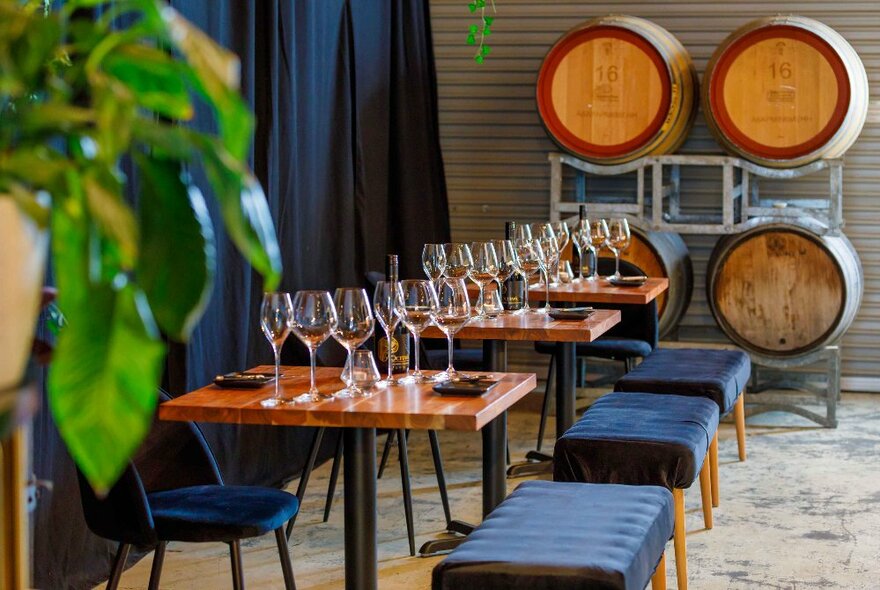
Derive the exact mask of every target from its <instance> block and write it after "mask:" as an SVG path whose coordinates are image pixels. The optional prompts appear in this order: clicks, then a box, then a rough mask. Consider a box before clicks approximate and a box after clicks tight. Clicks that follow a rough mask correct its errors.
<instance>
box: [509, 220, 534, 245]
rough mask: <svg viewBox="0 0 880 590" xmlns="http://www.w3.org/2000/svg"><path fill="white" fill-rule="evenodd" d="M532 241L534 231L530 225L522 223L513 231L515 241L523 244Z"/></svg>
mask: <svg viewBox="0 0 880 590" xmlns="http://www.w3.org/2000/svg"><path fill="white" fill-rule="evenodd" d="M531 239H532V229H531V228H530V227H529V224H528V223H521V224H519V225H517V226H516V227H515V228H514V229H513V241H514V242H523V241H529V240H531Z"/></svg>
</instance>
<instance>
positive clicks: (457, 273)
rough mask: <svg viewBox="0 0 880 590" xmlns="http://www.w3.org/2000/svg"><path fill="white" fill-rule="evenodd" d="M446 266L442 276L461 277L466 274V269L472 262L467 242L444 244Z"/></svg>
mask: <svg viewBox="0 0 880 590" xmlns="http://www.w3.org/2000/svg"><path fill="white" fill-rule="evenodd" d="M445 250H446V268H445V269H444V270H443V276H444V277H449V278H456V279H463V278H465V277H466V276H467V275H468V270H469V269H470V268H471V266H472V265H473V263H474V259H473V258H472V257H471V249H470V248H468V245H467V244H445Z"/></svg>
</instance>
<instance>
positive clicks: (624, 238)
mask: <svg viewBox="0 0 880 590" xmlns="http://www.w3.org/2000/svg"><path fill="white" fill-rule="evenodd" d="M631 239H632V238H631V235H630V232H629V222H628V221H627V220H626V218H625V217H619V218H616V219H612V220H611V223H609V224H608V239H607V244H608V249H609V250H611V251H612V252H614V274H613V275H611V276H610V277H609V278H613V279H619V278H620V255H621V254H622V253H623V252H624V251H625V250H626V249H627V248H629V244H630V241H631Z"/></svg>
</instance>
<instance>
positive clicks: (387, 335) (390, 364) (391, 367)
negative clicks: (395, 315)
mask: <svg viewBox="0 0 880 590" xmlns="http://www.w3.org/2000/svg"><path fill="white" fill-rule="evenodd" d="M385 338H386V339H387V340H388V349H387V350H386V351H385V355H386V356H387V357H388V381H391V374H392V371H393V370H394V363H393V362H392V358H391V351H392V347H391V330H385Z"/></svg>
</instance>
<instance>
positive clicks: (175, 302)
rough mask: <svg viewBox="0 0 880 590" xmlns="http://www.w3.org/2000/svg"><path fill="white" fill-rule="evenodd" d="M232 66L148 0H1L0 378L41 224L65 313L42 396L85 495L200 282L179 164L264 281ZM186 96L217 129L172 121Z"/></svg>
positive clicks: (142, 419) (203, 295) (199, 294)
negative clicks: (202, 187) (54, 0)
mask: <svg viewBox="0 0 880 590" xmlns="http://www.w3.org/2000/svg"><path fill="white" fill-rule="evenodd" d="M121 23H124V24H121ZM238 72H239V63H238V60H237V58H236V57H235V56H234V55H233V54H231V53H229V52H228V51H226V50H224V49H223V48H221V47H219V46H218V45H217V44H215V43H214V42H213V41H212V40H211V39H209V38H208V37H207V36H206V35H205V34H204V33H203V32H201V31H200V30H199V29H198V28H196V27H195V26H193V25H192V24H191V23H189V22H188V21H187V20H185V19H184V18H183V17H182V16H181V15H180V14H178V13H177V12H176V11H174V10H173V9H172V8H170V7H168V6H166V5H165V4H164V3H163V2H161V1H160V0H117V1H115V2H113V3H109V2H106V1H105V0H68V1H66V2H65V3H64V5H63V6H62V7H61V8H59V9H57V10H50V9H49V7H48V6H47V5H46V4H45V3H42V2H21V1H20V0H0V269H2V271H3V274H2V276H3V280H4V285H3V287H2V291H3V298H2V299H0V322H2V324H3V329H2V330H0V338H2V339H0V362H2V363H3V364H2V365H0V376H2V378H3V379H5V381H4V382H3V383H4V385H5V384H6V383H15V382H16V381H17V380H18V379H20V376H21V369H22V367H23V365H24V359H25V358H26V355H27V352H26V350H27V349H29V347H30V339H31V335H32V332H33V326H34V320H35V317H36V313H37V310H38V306H39V287H40V285H41V281H42V271H41V269H42V268H43V266H44V264H45V262H44V259H45V251H46V246H45V244H46V242H47V235H51V240H49V241H51V246H50V251H51V262H52V268H53V276H54V280H55V284H56V286H57V287H58V302H57V303H58V307H59V308H60V309H61V310H62V312H63V313H64V314H65V318H66V325H65V327H64V329H63V330H62V331H61V333H60V334H59V336H58V340H57V344H56V349H55V353H54V358H53V364H52V367H51V370H50V373H49V380H48V387H49V405H50V408H51V411H52V414H53V416H54V419H55V422H56V424H57V426H58V429H59V431H60V432H61V435H62V437H63V438H64V441H65V443H66V444H67V447H68V448H69V450H70V452H71V455H72V456H73V458H74V460H75V461H76V462H77V464H78V465H79V467H80V468H81V470H82V471H83V473H84V474H85V475H86V476H87V478H88V479H89V481H90V482H91V484H92V486H94V487H95V489H96V490H97V491H98V492H101V491H104V490H106V489H108V487H109V486H111V485H112V484H113V483H114V481H115V480H116V478H117V477H118V475H119V473H120V472H121V470H122V469H123V467H124V466H125V463H126V461H127V460H128V458H129V457H130V456H131V454H132V453H133V452H134V451H135V450H136V448H137V446H138V444H139V443H140V441H141V440H142V438H143V436H144V435H145V434H146V431H147V429H148V427H149V424H150V420H151V417H152V413H153V410H154V408H155V404H156V399H157V398H156V389H157V385H158V383H159V380H160V377H161V373H162V366H163V360H164V355H165V346H164V343H163V339H162V338H161V335H160V333H165V334H166V335H168V336H169V337H170V338H173V339H177V340H186V338H187V337H188V336H189V334H190V333H191V331H192V329H193V327H194V325H195V324H196V322H197V321H198V319H199V318H200V316H201V314H202V312H203V310H204V308H205V305H206V303H207V300H208V296H209V293H210V290H211V286H212V282H213V276H214V270H215V269H214V267H215V257H214V251H215V248H214V241H213V240H214V236H213V230H212V227H211V219H210V217H209V215H208V210H207V207H206V203H205V199H204V197H203V196H202V193H201V192H200V191H199V189H198V187H196V186H195V185H193V183H192V182H191V180H190V175H189V173H188V171H189V169H190V167H192V166H201V167H203V168H204V171H205V173H206V176H207V178H208V179H209V182H210V185H211V188H212V189H213V190H212V192H213V198H215V199H216V200H217V202H218V204H219V210H220V211H221V213H222V218H223V223H224V225H225V227H226V231H227V233H228V235H229V236H230V238H231V239H232V240H233V242H234V243H235V244H236V246H237V247H238V249H239V250H240V251H241V252H242V254H243V255H244V256H245V257H246V259H247V260H248V261H249V262H250V264H251V265H252V266H253V267H254V268H255V269H256V270H257V271H258V272H259V273H260V274H262V275H263V277H264V280H265V287H266V289H267V290H272V289H275V288H276V287H277V285H278V283H279V279H280V272H281V262H280V252H279V248H278V243H277V240H276V236H275V231H274V226H273V222H272V219H271V216H270V213H269V209H268V206H267V203H266V200H265V196H264V194H263V192H262V189H261V188H260V185H259V183H258V182H257V181H256V179H255V178H254V176H253V174H252V173H251V172H250V170H249V169H248V166H247V154H248V152H249V149H250V144H251V141H252V132H253V115H252V113H251V112H250V110H249V108H248V107H247V105H246V103H245V102H244V101H243V100H242V98H241V96H240V94H239V88H238V83H239V80H238ZM197 102H198V103H200V104H202V105H205V106H206V107H208V108H210V109H211V110H212V111H213V114H214V117H215V119H216V124H217V125H216V126H217V132H216V133H202V132H198V131H195V130H193V129H191V128H189V127H187V126H186V124H185V122H186V121H187V120H189V119H191V118H192V117H193V116H194V112H195V109H196V104H197ZM123 161H129V162H130V163H131V165H132V166H133V168H134V170H135V171H136V175H137V177H138V183H137V184H138V194H137V198H136V199H134V200H135V201H136V203H137V205H136V206H133V205H132V204H131V203H130V202H128V201H127V200H126V199H125V198H124V193H125V189H126V183H127V178H126V177H125V176H124V174H123V173H122V168H121V162H123ZM7 271H8V273H10V274H7ZM7 293H9V294H12V295H14V296H9V297H7ZM7 326H10V329H7Z"/></svg>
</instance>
